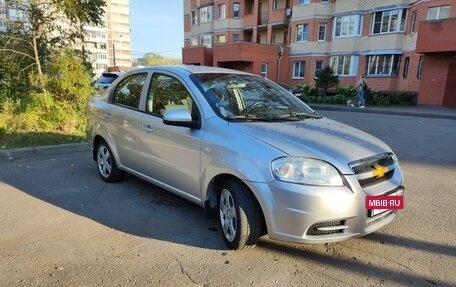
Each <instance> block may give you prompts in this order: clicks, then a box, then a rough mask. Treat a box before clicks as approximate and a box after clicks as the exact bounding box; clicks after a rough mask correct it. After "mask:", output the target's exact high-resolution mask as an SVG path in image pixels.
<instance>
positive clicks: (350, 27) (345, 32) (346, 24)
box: [334, 15, 362, 37]
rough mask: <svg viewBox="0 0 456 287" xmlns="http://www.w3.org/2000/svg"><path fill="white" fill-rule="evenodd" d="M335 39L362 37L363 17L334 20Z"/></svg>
mask: <svg viewBox="0 0 456 287" xmlns="http://www.w3.org/2000/svg"><path fill="white" fill-rule="evenodd" d="M334 22H335V27H336V29H334V37H352V36H359V35H361V22H362V16H361V15H349V16H341V17H336V18H335V19H334Z"/></svg>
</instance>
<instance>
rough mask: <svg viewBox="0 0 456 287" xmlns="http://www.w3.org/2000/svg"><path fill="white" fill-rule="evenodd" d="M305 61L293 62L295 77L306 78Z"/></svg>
mask: <svg viewBox="0 0 456 287" xmlns="http://www.w3.org/2000/svg"><path fill="white" fill-rule="evenodd" d="M305 68H306V62H305V61H296V62H293V79H304V76H305Z"/></svg>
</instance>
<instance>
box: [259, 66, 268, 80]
mask: <svg viewBox="0 0 456 287" xmlns="http://www.w3.org/2000/svg"><path fill="white" fill-rule="evenodd" d="M260 75H261V76H262V77H263V78H267V77H268V63H261V73H260Z"/></svg>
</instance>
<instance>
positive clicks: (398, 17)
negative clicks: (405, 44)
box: [372, 9, 407, 34]
mask: <svg viewBox="0 0 456 287" xmlns="http://www.w3.org/2000/svg"><path fill="white" fill-rule="evenodd" d="M406 16H407V9H397V10H389V11H381V12H376V13H373V15H372V34H382V33H392V32H399V31H404V30H405V18H406Z"/></svg>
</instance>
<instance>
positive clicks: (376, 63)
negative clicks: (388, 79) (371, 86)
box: [367, 54, 401, 76]
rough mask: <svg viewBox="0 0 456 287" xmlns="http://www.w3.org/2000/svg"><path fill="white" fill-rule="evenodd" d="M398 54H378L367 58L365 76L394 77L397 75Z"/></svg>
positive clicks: (399, 57)
mask: <svg viewBox="0 0 456 287" xmlns="http://www.w3.org/2000/svg"><path fill="white" fill-rule="evenodd" d="M400 60H401V55H400V54H380V55H369V56H367V75H369V76H396V75H398V73H399V63H400Z"/></svg>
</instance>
